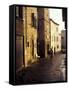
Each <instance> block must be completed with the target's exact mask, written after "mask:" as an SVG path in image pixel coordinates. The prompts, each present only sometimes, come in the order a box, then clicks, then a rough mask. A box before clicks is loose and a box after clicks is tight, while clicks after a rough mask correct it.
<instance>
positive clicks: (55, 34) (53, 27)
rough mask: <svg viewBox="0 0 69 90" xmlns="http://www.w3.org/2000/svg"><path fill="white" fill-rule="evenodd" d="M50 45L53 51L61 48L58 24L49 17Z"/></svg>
mask: <svg viewBox="0 0 69 90" xmlns="http://www.w3.org/2000/svg"><path fill="white" fill-rule="evenodd" d="M50 38H51V39H50V40H51V41H50V46H51V48H52V49H53V52H54V53H55V52H58V51H60V50H61V33H60V34H59V24H57V23H56V22H54V21H53V20H52V19H50Z"/></svg>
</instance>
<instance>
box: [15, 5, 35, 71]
mask: <svg viewBox="0 0 69 90" xmlns="http://www.w3.org/2000/svg"><path fill="white" fill-rule="evenodd" d="M36 57H37V8H35V7H22V6H16V69H17V71H18V70H19V69H21V68H22V67H27V66H28V65H30V63H32V62H33V61H35V60H36Z"/></svg>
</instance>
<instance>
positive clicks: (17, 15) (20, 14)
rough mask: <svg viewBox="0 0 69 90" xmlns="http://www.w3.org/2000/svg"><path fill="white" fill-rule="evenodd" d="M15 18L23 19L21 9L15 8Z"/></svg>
mask: <svg viewBox="0 0 69 90" xmlns="http://www.w3.org/2000/svg"><path fill="white" fill-rule="evenodd" d="M16 17H17V18H23V8H22V7H20V6H19V7H18V6H17V7H16Z"/></svg>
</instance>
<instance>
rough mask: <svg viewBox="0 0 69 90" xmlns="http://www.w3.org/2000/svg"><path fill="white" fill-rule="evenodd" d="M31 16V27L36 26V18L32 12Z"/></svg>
mask: <svg viewBox="0 0 69 90" xmlns="http://www.w3.org/2000/svg"><path fill="white" fill-rule="evenodd" d="M31 18H32V27H34V28H36V27H37V25H36V18H35V16H34V13H32V16H31Z"/></svg>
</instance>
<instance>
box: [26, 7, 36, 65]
mask: <svg viewBox="0 0 69 90" xmlns="http://www.w3.org/2000/svg"><path fill="white" fill-rule="evenodd" d="M32 13H34V16H35V18H36V19H37V8H34V7H32V8H31V7H25V8H24V15H25V17H24V18H25V22H24V23H25V26H24V27H25V30H24V33H25V65H26V66H27V65H28V63H29V61H31V62H33V61H34V59H35V58H36V54H37V29H35V28H34V27H32V20H31V14H32ZM32 40H33V42H34V55H33V56H32ZM28 43H29V46H27V44H28Z"/></svg>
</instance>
